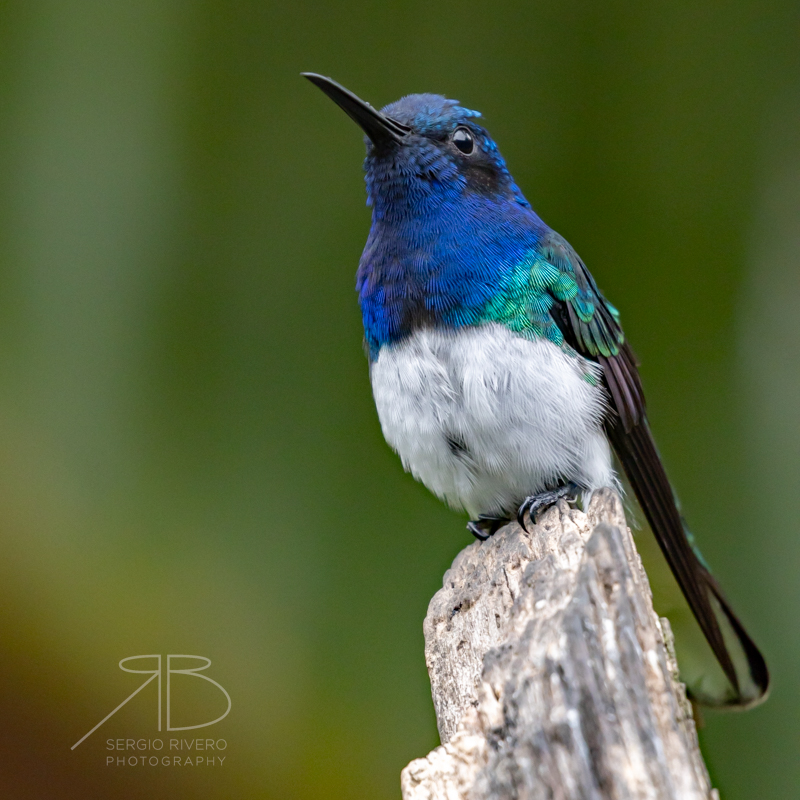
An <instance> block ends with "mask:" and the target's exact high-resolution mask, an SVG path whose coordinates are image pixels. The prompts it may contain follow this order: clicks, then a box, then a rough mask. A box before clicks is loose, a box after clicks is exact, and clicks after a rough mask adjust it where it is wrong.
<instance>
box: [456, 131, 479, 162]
mask: <svg viewBox="0 0 800 800" xmlns="http://www.w3.org/2000/svg"><path fill="white" fill-rule="evenodd" d="M453 144H454V145H455V146H456V147H457V148H458V149H459V150H460V151H461V152H462V153H463V154H464V155H465V156H468V155H469V154H470V153H471V152H472V151H473V150H474V149H475V140H474V139H473V138H472V134H471V133H470V131H469V129H468V128H465V127H463V126H461V127H459V128H456V129H455V130H454V131H453Z"/></svg>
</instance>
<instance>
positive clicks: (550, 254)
mask: <svg viewBox="0 0 800 800" xmlns="http://www.w3.org/2000/svg"><path fill="white" fill-rule="evenodd" d="M303 75H304V77H306V78H307V79H308V80H309V81H311V83H313V84H314V85H315V86H317V87H318V88H319V89H321V90H322V91H323V92H324V93H325V94H326V95H327V96H328V97H329V98H330V99H331V100H333V101H334V102H335V103H336V104H337V105H338V106H339V107H340V108H341V109H342V110H343V111H344V112H345V113H347V114H348V115H349V116H350V117H351V119H352V120H353V121H355V122H356V123H357V124H358V125H359V126H360V127H361V129H362V130H363V132H364V134H365V144H366V159H365V161H364V172H365V178H366V189H367V204H368V206H370V207H371V209H372V224H371V227H370V231H369V235H368V237H367V242H366V246H365V247H364V252H363V254H362V256H361V260H360V263H359V266H358V271H357V274H356V290H357V293H358V299H359V303H360V306H361V312H362V317H363V323H364V346H365V350H366V353H367V356H368V359H369V374H370V382H371V384H372V391H373V395H374V399H375V405H376V408H377V412H378V417H379V419H380V424H381V428H382V431H383V434H384V437H385V438H386V441H387V442H388V444H389V445H390V446H391V447H392V448H393V449H394V450H395V451H396V452H397V453H398V455H399V456H400V458H401V460H402V463H403V466H404V468H405V469H406V471H408V472H410V473H411V474H412V475H413V476H414V477H415V478H416V479H417V480H419V481H420V482H421V483H423V484H424V485H425V486H426V487H427V488H428V489H429V490H430V491H431V492H433V493H434V494H435V495H437V496H438V497H439V498H441V499H442V500H444V501H445V502H446V503H447V504H449V505H450V506H451V507H453V508H454V509H457V510H463V511H466V512H467V513H468V514H469V515H470V517H471V519H470V522H469V524H468V528H469V530H470V531H471V532H472V533H473V534H474V535H475V536H476V537H477V538H478V539H480V540H485V539H486V538H488V537H489V536H491V535H493V534H494V533H495V532H496V531H497V530H498V529H499V528H500V527H501V526H502V525H504V524H505V523H506V522H508V521H510V520H513V519H517V520H518V521H519V522H520V524H522V525H523V527H524V526H526V525H527V520H531V521H534V522H535V520H536V518H537V515H538V514H539V513H540V512H541V511H542V510H543V509H545V508H547V507H548V506H550V505H552V504H553V503H554V502H556V501H557V500H559V499H560V498H567V499H570V500H577V499H578V498H580V499H581V500H582V502H583V503H584V505H585V504H586V503H587V502H588V499H589V498H590V497H591V494H592V492H594V491H596V490H598V489H600V488H602V487H609V486H610V487H614V488H617V489H620V487H621V483H620V478H619V477H618V474H617V470H616V469H615V463H616V464H619V465H620V466H621V467H622V470H623V472H624V474H625V476H626V478H627V481H628V483H629V485H630V487H631V488H632V490H633V493H634V495H635V497H636V499H637V500H638V502H639V505H640V506H641V508H642V510H643V512H644V515H645V517H646V519H647V521H648V523H649V526H650V528H651V529H652V531H653V533H654V535H655V537H656V539H657V541H658V544H659V546H660V548H661V551H662V552H663V554H664V556H665V559H666V562H667V563H668V565H669V567H670V568H671V570H672V573H673V574H674V576H675V578H676V580H677V583H678V585H679V586H680V589H681V591H682V592H683V595H684V597H685V598H686V601H687V602H688V605H689V607H690V608H691V610H692V612H693V614H694V617H695V618H696V620H697V623H698V624H699V627H700V629H701V630H702V633H703V635H704V637H705V639H706V640H707V642H708V644H709V645H710V648H711V650H712V651H713V654H714V656H715V658H716V661H717V662H718V665H719V667H721V670H722V672H723V673H724V676H725V680H724V681H723V687H722V688H721V689H717V688H710V684H708V683H706V684H704V683H703V682H702V681H700V682H699V683H698V686H696V687H694V688H693V687H691V686H690V687H689V691H690V693H691V694H692V695H693V697H694V699H696V700H697V701H699V702H704V703H706V704H710V705H718V706H740V707H741V706H748V705H753V704H755V703H757V702H759V701H760V700H762V699H764V697H765V696H766V693H767V689H768V684H769V675H768V671H767V666H766V663H765V661H764V658H763V656H762V655H761V653H760V652H759V650H758V648H757V647H756V645H755V644H754V643H753V641H752V639H751V638H750V636H749V635H748V634H747V632H746V631H745V629H744V627H743V625H742V623H741V622H740V621H739V619H738V618H737V616H736V615H735V614H734V612H733V611H732V609H731V606H730V604H729V603H728V601H727V599H726V598H725V595H724V594H723V592H722V590H721V588H720V587H719V584H718V583H717V581H716V580H715V578H714V577H713V576H712V575H711V573H710V571H709V568H708V565H707V564H706V562H705V560H704V559H703V557H702V555H701V553H700V551H699V550H698V549H697V546H696V545H695V542H694V538H693V537H692V535H691V533H690V532H689V531H688V528H686V526H685V524H684V521H683V518H682V516H681V513H680V511H679V508H678V504H677V501H676V499H675V495H674V493H673V490H672V487H671V485H670V482H669V479H668V478H667V474H666V472H665V469H664V466H663V464H662V461H661V458H660V456H659V453H658V449H657V447H656V444H655V441H654V439H653V436H652V434H651V432H650V428H649V426H648V422H647V413H646V408H645V398H644V392H643V389H642V384H641V381H640V378H639V373H638V369H637V360H636V358H635V356H634V354H633V351H632V350H631V347H630V345H629V343H628V341H627V339H626V338H625V334H624V333H623V330H622V326H621V323H620V314H619V312H618V311H617V309H616V308H615V307H614V306H613V305H612V304H611V303H610V302H609V301H608V300H607V299H606V298H605V297H604V295H603V294H602V292H601V291H600V290H599V289H598V287H597V284H596V283H595V281H594V278H593V277H592V275H591V273H590V272H589V270H588V269H587V267H586V265H585V264H584V263H583V261H582V260H581V258H580V257H579V256H578V254H577V253H576V252H575V250H574V249H573V248H572V247H571V246H570V244H569V243H568V242H567V240H566V239H564V238H563V237H562V236H560V235H559V234H558V233H556V231H554V230H553V229H552V228H550V227H548V226H547V225H546V224H545V223H544V222H543V221H542V220H541V219H540V217H539V216H538V215H537V214H536V212H535V211H534V210H533V208H532V207H531V205H530V203H529V202H528V201H527V200H526V198H525V196H524V195H523V194H522V191H521V190H520V188H519V187H518V186H517V184H516V183H515V182H514V179H513V178H512V176H511V173H510V172H509V170H508V168H507V166H506V162H505V161H504V159H503V157H502V156H501V154H500V151H499V150H498V147H497V145H496V144H495V142H494V140H493V139H492V138H491V136H490V135H489V133H488V132H487V131H486V129H485V128H484V127H482V125H481V124H480V122H479V119H480V116H481V115H480V113H478V112H477V111H471V110H469V109H467V108H464V107H462V106H461V105H460V104H459V102H458V101H456V100H450V99H447V98H445V97H443V96H441V95H437V94H412V95H408V96H406V97H403V98H401V99H400V100H397V101H396V102H394V103H391V104H389V105H387V106H385V107H384V108H383V109H381V110H380V111H378V110H376V109H375V108H373V107H372V106H371V105H370V104H369V103H367V102H365V101H363V100H361V99H360V98H359V97H357V96H356V95H355V94H353V93H352V92H350V91H349V90H347V89H345V88H344V87H343V86H341V85H340V84H338V83H336V82H335V81H333V80H331V79H330V78H326V77H323V76H322V75H317V74H314V73H303ZM614 456H616V462H615V461H614Z"/></svg>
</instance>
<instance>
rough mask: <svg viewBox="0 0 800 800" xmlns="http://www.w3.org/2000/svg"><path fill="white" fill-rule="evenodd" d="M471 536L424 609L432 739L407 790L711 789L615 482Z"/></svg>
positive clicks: (681, 794)
mask: <svg viewBox="0 0 800 800" xmlns="http://www.w3.org/2000/svg"><path fill="white" fill-rule="evenodd" d="M529 527H530V533H526V532H525V531H524V530H523V529H522V528H520V526H519V525H517V524H516V523H513V524H509V525H506V526H505V527H504V528H502V529H501V530H500V531H498V532H497V533H496V534H495V535H494V536H493V537H492V538H491V539H489V540H488V541H486V542H475V543H474V544H471V545H470V546H469V547H467V548H465V549H464V550H463V551H462V552H461V553H460V554H459V555H458V556H457V557H456V559H455V561H454V562H453V566H452V567H451V569H449V570H448V571H447V572H446V573H445V576H444V585H443V588H442V589H441V590H440V591H439V592H437V593H436V595H435V596H434V597H433V599H432V600H431V603H430V606H429V607H428V614H427V616H426V618H425V625H424V630H425V659H426V661H427V665H428V672H429V674H430V678H431V687H432V692H433V703H434V707H435V709H436V718H437V720H438V725H439V735H440V738H441V741H442V745H441V746H440V747H437V748H436V749H435V750H433V751H432V752H431V753H429V754H428V756H426V757H425V758H420V759H417V760H415V761H412V762H411V763H410V764H409V765H408V766H407V767H406V768H405V769H404V770H403V773H402V777H401V785H402V790H403V798H404V800H460V799H461V798H465V799H468V800H501V799H502V800H505V799H506V798H508V799H509V800H511V799H512V798H514V799H516V798H520V800H523V799H524V800H527V798H531V799H533V798H536V800H538V798H551V799H552V800H600V799H601V798H602V799H603V800H605V799H606V798H613V800H640V798H641V799H642V800H644V798H653V799H654V800H655V799H656V798H657V799H658V800H662V798H663V799H664V800H666V799H667V798H679V800H712V799H713V798H716V797H717V793H716V791H715V790H712V789H711V786H710V782H709V778H708V773H707V771H706V768H705V765H704V763H703V760H702V757H701V755H700V751H699V749H698V746H697V736H696V733H695V727H694V721H693V719H692V712H691V706H690V704H689V702H688V701H687V699H686V695H685V692H684V687H683V685H682V684H680V683H679V682H678V680H677V665H676V663H675V657H674V653H673V650H672V636H671V633H670V630H669V626H668V623H667V621H666V620H665V619H659V618H658V617H657V616H656V614H655V612H654V611H653V604H652V597H651V594H650V586H649V584H648V582H647V577H646V576H645V574H644V570H643V569H642V565H641V562H640V560H639V555H638V553H637V552H636V548H635V546H634V543H633V538H632V536H631V534H630V531H629V530H628V527H627V525H626V522H625V515H624V511H623V508H622V503H621V501H620V498H619V496H618V495H617V494H616V493H615V492H613V491H612V490H610V489H605V490H602V491H600V492H596V493H595V495H594V497H593V498H592V502H591V504H590V505H589V508H588V510H587V512H586V513H583V512H582V511H579V510H576V509H571V508H570V507H569V506H567V504H566V503H564V502H563V501H561V502H559V503H558V504H556V505H555V506H553V507H552V508H550V509H549V510H548V511H547V512H545V513H544V514H543V515H542V516H541V518H540V520H539V523H538V524H537V525H535V526H529Z"/></svg>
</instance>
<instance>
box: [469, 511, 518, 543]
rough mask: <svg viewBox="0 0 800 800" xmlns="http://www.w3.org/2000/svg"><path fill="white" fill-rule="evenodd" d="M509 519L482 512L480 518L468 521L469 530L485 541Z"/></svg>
mask: <svg viewBox="0 0 800 800" xmlns="http://www.w3.org/2000/svg"><path fill="white" fill-rule="evenodd" d="M506 522H508V520H507V519H506V518H504V517H494V516H492V515H490V514H481V515H480V516H479V517H478V519H471V520H470V521H469V522H468V523H467V530H468V531H469V532H470V533H471V534H472V535H473V536H474V537H475V538H476V539H477V540H478V541H479V542H485V541H486V540H487V539H488V538H490V537H491V536H494V535H495V533H497V531H498V530H499V529H500V528H501V527H502V526H503V525H505V523H506Z"/></svg>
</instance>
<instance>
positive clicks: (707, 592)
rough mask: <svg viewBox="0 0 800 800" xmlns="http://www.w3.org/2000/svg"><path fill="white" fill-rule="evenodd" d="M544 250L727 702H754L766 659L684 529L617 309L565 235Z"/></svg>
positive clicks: (763, 685) (566, 319) (560, 313)
mask: <svg viewBox="0 0 800 800" xmlns="http://www.w3.org/2000/svg"><path fill="white" fill-rule="evenodd" d="M542 255H543V256H544V257H545V258H546V259H547V260H548V261H551V263H553V264H554V265H555V266H557V267H558V268H559V269H561V270H564V269H571V270H572V272H573V273H574V280H575V283H576V285H577V287H578V291H577V293H576V294H575V296H574V297H573V298H572V299H567V300H562V301H560V302H559V303H557V304H556V306H555V307H554V308H553V318H554V320H555V322H556V324H558V326H559V328H560V329H561V332H562V333H563V334H564V338H565V340H566V341H567V343H569V344H570V345H571V346H572V347H574V348H575V349H576V350H577V351H578V352H579V353H581V355H583V356H586V357H588V358H591V359H593V360H595V361H597V362H598V363H599V364H600V365H601V366H602V368H603V378H604V383H605V386H606V389H607V391H608V394H609V398H610V401H611V408H610V413H609V414H608V416H607V418H606V422H605V428H606V433H607V435H608V438H609V440H610V442H611V444H612V446H613V448H614V451H615V452H616V454H617V457H618V459H619V461H620V463H621V464H622V467H623V469H624V470H625V473H626V475H627V477H628V480H629V481H630V484H631V487H632V488H633V491H634V494H635V495H636V498H637V500H638V501H639V504H640V505H641V507H642V510H643V511H644V514H645V516H646V518H647V521H648V523H649V524H650V527H651V528H652V530H653V533H654V534H655V537H656V539H657V540H658V544H659V546H660V547H661V550H662V552H663V553H664V556H665V558H666V560H667V563H668V564H669V567H670V569H671V570H672V572H673V574H674V575H675V578H676V580H677V582H678V584H679V586H680V588H681V591H682V592H683V594H684V596H685V597H686V600H687V602H688V603H689V606H690V607H691V609H692V612H693V613H694V616H695V617H696V619H697V621H698V623H699V625H700V628H701V629H702V631H703V634H704V635H705V637H706V639H707V640H708V643H709V645H710V646H711V649H712V650H713V652H714V655H715V656H716V658H717V661H718V662H719V664H720V666H721V667H722V669H723V671H724V672H725V675H726V676H727V678H728V680H729V681H730V683H731V685H732V686H733V689H734V693H735V695H734V698H733V699H732V700H730V699H728V700H727V701H726V702H731V703H733V704H739V705H743V704H749V703H752V702H754V701H757V700H758V699H761V698H762V697H763V696H764V695H765V694H766V691H767V686H768V683H769V676H768V672H767V667H766V663H765V662H764V658H763V656H762V655H761V653H760V652H759V650H758V648H757V647H756V646H755V644H754V643H753V641H752V640H751V639H750V637H749V636H748V635H747V633H746V632H745V630H744V628H743V626H742V624H741V623H740V622H739V620H738V619H737V617H736V615H735V614H734V613H733V611H732V610H731V608H730V605H729V603H728V601H727V600H726V599H725V596H724V595H723V594H722V591H721V590H720V588H719V585H718V584H717V582H716V581H715V580H714V578H713V577H712V576H711V575H710V574H709V572H708V570H707V569H706V567H705V566H704V564H703V563H702V561H701V558H699V557H698V554H697V553H696V551H695V549H694V547H693V544H692V542H691V541H690V540H689V538H688V536H687V532H686V530H685V527H684V524H683V520H682V518H681V515H680V512H679V510H678V507H677V503H676V502H675V497H674V495H673V492H672V487H671V486H670V483H669V480H668V478H667V475H666V472H665V471H664V467H663V465H662V463H661V458H660V457H659V454H658V450H657V448H656V445H655V442H654V441H653V436H652V434H651V433H650V429H649V427H648V425H647V415H646V410H645V400H644V392H643V390H642V384H641V381H640V378H639V372H638V370H637V362H636V358H635V356H634V355H633V352H632V351H631V349H630V347H629V346H628V344H627V342H626V341H625V337H624V334H623V332H622V327H621V326H620V324H619V315H618V314H617V312H616V309H614V307H613V306H611V304H610V303H608V301H607V300H606V299H605V298H604V297H603V295H602V294H601V293H600V291H599V289H598V288H597V286H596V284H595V282H594V279H593V278H592V276H591V275H590V273H589V271H588V270H587V269H586V267H585V266H584V264H583V262H582V261H581V260H580V258H579V257H578V255H577V254H576V253H575V251H574V250H573V249H572V248H571V247H570V245H569V244H568V243H567V242H566V241H565V240H564V239H563V238H561V237H560V236H558V235H557V234H555V233H553V234H550V235H549V236H548V237H547V238H546V239H545V240H544V241H543V243H542ZM720 611H721V612H722V615H721V616H720V613H719V612H720ZM723 626H724V627H725V628H726V631H727V632H728V633H729V638H730V633H731V632H732V634H733V637H734V638H735V640H736V642H738V646H736V654H735V655H736V657H734V655H732V652H731V648H730V647H729V642H726V638H725V636H724V635H723V629H722V628H723ZM740 652H741V654H743V655H744V660H743V661H744V663H743V664H741V665H740V666H739V668H738V669H737V666H736V665H735V664H734V661H735V660H736V661H737V662H742V659H741V658H739V657H738V655H739V654H740Z"/></svg>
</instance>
